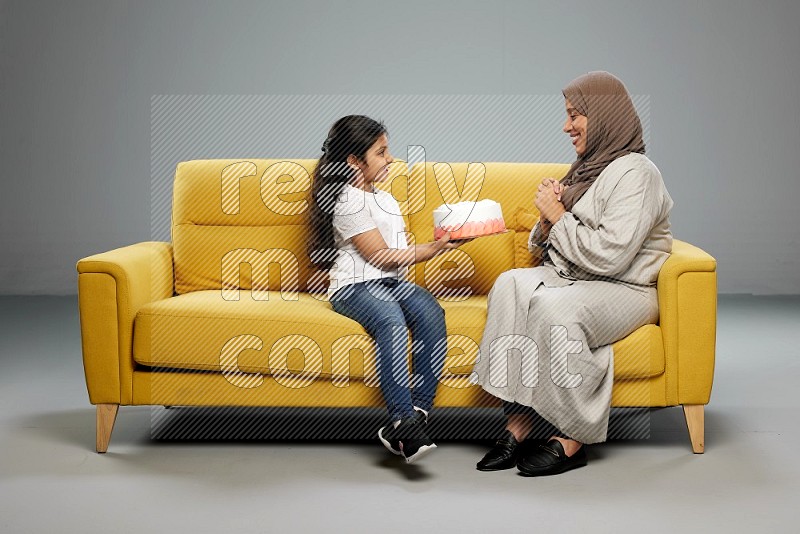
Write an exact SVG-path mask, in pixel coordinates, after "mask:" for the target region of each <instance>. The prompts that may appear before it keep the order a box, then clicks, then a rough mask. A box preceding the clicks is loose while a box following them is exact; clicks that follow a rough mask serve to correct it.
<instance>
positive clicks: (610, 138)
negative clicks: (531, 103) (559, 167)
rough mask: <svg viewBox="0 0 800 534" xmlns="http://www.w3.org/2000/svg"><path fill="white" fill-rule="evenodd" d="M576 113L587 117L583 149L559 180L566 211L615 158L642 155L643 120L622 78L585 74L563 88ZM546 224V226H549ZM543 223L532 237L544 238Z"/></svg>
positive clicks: (603, 73)
mask: <svg viewBox="0 0 800 534" xmlns="http://www.w3.org/2000/svg"><path fill="white" fill-rule="evenodd" d="M562 92H563V94H564V98H566V99H567V100H569V101H570V103H571V104H572V106H573V107H574V108H575V109H576V110H578V113H580V114H581V115H585V116H586V117H587V118H588V127H587V132H586V151H585V152H584V153H583V155H582V156H579V157H578V159H577V160H576V161H575V163H573V164H572V167H570V169H569V171H567V174H566V175H565V176H564V177H563V178H562V179H561V183H562V184H564V185H567V186H569V187H568V188H567V189H566V190H565V191H564V193H563V194H562V195H561V202H562V203H563V204H564V208H565V209H566V210H567V211H572V207H573V206H574V205H575V203H576V202H578V200H580V198H581V197H582V196H583V195H584V193H586V190H587V189H589V187H590V186H591V185H592V184H593V183H594V181H595V180H596V179H597V177H598V176H600V173H601V172H603V169H605V168H606V166H608V164H609V163H611V162H612V161H614V160H615V159H617V158H619V157H622V156H625V155H627V154H630V153H632V152H638V153H640V154H644V151H645V147H644V141H643V140H642V123H641V121H640V120H639V116H638V115H637V114H636V109H635V108H634V106H633V102H632V101H631V97H630V95H629V94H628V90H627V89H626V88H625V85H624V84H623V83H622V81H621V80H620V79H619V78H617V77H616V76H614V75H613V74H610V73H608V72H605V71H595V72H590V73H588V74H584V75H583V76H580V77H578V78H576V79H575V80H573V81H572V82H570V83H569V85H567V86H566V87H565V88H564V90H563V91H562ZM548 226H549V225H548ZM544 234H545V232H544V231H543V230H542V225H541V224H540V225H539V226H537V232H536V235H534V236H533V240H534V242H536V243H541V242H544V241H545V239H546V237H547V236H546V235H544Z"/></svg>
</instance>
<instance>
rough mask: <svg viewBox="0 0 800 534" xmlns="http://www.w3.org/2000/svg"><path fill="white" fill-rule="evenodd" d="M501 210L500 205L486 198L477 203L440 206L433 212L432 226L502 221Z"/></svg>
mask: <svg viewBox="0 0 800 534" xmlns="http://www.w3.org/2000/svg"><path fill="white" fill-rule="evenodd" d="M502 218H503V210H502V209H500V204H498V203H497V202H495V201H494V200H489V199H488V198H486V199H483V200H479V201H478V202H457V203H456V204H442V205H441V206H439V207H438V208H436V209H435V210H433V225H434V226H438V227H442V226H445V225H447V226H460V225H462V224H464V223H465V222H467V221H480V222H483V221H489V220H492V219H502Z"/></svg>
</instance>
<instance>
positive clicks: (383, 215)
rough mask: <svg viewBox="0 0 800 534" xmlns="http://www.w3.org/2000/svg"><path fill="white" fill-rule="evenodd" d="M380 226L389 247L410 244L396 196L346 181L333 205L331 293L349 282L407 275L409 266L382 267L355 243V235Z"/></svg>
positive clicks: (401, 246) (329, 294)
mask: <svg viewBox="0 0 800 534" xmlns="http://www.w3.org/2000/svg"><path fill="white" fill-rule="evenodd" d="M373 228H377V229H378V231H379V232H380V233H381V236H383V240H384V241H386V244H387V245H388V246H389V248H397V249H405V248H408V242H407V241H406V233H405V231H406V224H405V221H404V220H403V216H402V215H401V214H400V206H399V204H398V203H397V200H395V198H394V197H393V196H392V195H391V194H390V193H387V192H386V191H382V190H380V189H375V192H374V193H371V192H368V191H364V190H363V189H359V188H357V187H355V186H353V185H350V184H346V185H345V186H344V189H342V192H341V193H340V195H339V197H338V199H337V202H336V204H335V205H334V209H333V239H334V244H335V246H336V259H335V264H334V265H333V267H332V268H331V270H330V285H329V286H328V297H329V298H330V296H331V295H333V294H334V293H335V292H336V290H337V289H340V288H342V287H344V286H346V285H348V284H357V283H359V282H365V281H367V280H376V279H380V278H398V279H405V278H406V276H407V275H408V267H400V268H395V269H392V270H388V271H381V270H380V269H379V268H378V267H375V266H374V265H372V264H371V263H369V262H368V261H367V259H366V258H365V257H364V256H362V255H361V253H360V252H359V251H358V249H357V248H356V247H355V245H354V244H353V240H352V239H351V238H352V237H353V236H354V235H358V234H360V233H363V232H366V231H368V230H372V229H373Z"/></svg>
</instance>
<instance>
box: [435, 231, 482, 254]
mask: <svg viewBox="0 0 800 534" xmlns="http://www.w3.org/2000/svg"><path fill="white" fill-rule="evenodd" d="M451 235H452V234H451V233H450V232H445V233H444V235H443V236H442V237H440V238H439V239H437V240H435V241H434V242H433V243H434V246H435V247H436V248H437V250H452V249H454V248H458V247H460V246H461V245H464V244H466V243H469V242H470V241H472V240H473V239H475V238H474V237H471V238H469V239H455V240H453V241H451V240H450V236H451Z"/></svg>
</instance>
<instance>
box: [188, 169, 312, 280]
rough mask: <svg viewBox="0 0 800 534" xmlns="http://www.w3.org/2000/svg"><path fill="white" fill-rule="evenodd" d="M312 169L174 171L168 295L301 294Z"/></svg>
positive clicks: (308, 269) (305, 271)
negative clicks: (172, 280)
mask: <svg viewBox="0 0 800 534" xmlns="http://www.w3.org/2000/svg"><path fill="white" fill-rule="evenodd" d="M316 163H317V160H270V159H230V160H222V159H218V160H196V161H186V162H182V163H180V164H178V167H177V169H176V172H175V187H174V195H173V205H172V242H173V246H174V254H175V290H176V292H177V293H178V294H183V293H188V292H190V291H198V290H204V289H221V288H223V286H225V287H227V288H229V289H232V290H233V289H234V288H235V287H236V286H238V287H241V288H242V289H251V288H253V289H260V290H264V291H266V290H279V289H281V288H284V289H286V288H289V289H294V290H299V291H304V290H305V289H306V284H307V281H308V278H309V276H310V275H311V273H312V267H313V266H312V265H311V263H310V261H309V260H308V254H307V253H306V250H305V245H306V241H307V237H308V226H307V215H308V200H309V198H310V196H311V178H312V176H313V172H314V167H315V166H316ZM265 251H268V252H265ZM278 265H279V267H278ZM273 267H278V268H273ZM254 282H255V283H254Z"/></svg>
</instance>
